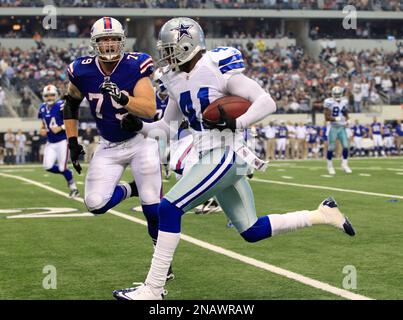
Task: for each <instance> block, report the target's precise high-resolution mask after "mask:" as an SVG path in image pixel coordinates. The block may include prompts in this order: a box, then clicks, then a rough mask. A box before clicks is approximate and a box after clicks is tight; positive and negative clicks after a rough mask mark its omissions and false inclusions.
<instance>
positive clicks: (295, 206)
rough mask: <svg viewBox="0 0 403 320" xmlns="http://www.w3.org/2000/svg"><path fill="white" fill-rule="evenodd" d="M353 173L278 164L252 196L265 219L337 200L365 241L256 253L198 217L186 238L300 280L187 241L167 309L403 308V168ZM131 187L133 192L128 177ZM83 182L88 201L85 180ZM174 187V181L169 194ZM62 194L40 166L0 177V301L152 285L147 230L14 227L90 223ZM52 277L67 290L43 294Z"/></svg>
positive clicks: (360, 166)
mask: <svg viewBox="0 0 403 320" xmlns="http://www.w3.org/2000/svg"><path fill="white" fill-rule="evenodd" d="M350 166H351V168H352V170H353V174H351V175H346V174H344V173H343V172H342V171H341V170H340V169H338V168H339V167H340V166H339V163H336V171H337V175H336V176H335V177H328V176H327V170H326V165H325V162H324V161H316V160H312V161H295V162H292V161H275V162H272V163H271V165H270V166H269V169H268V170H267V171H266V173H257V174H255V177H254V179H253V180H252V181H251V185H252V188H253V190H254V194H255V201H256V207H257V211H258V214H259V215H265V214H269V213H285V212H290V211H296V210H301V209H314V208H316V207H317V206H318V205H319V203H320V202H321V201H322V200H323V199H324V198H326V197H327V196H329V195H333V196H334V197H335V198H336V200H337V201H338V202H339V205H340V207H341V210H342V212H344V213H346V215H347V216H348V217H349V218H350V220H351V222H352V223H353V225H354V227H355V229H356V232H357V235H356V237H354V238H350V237H348V236H347V235H345V234H343V233H342V232H341V231H339V230H336V229H334V228H331V227H327V226H320V227H313V228H308V229H304V230H299V231H297V232H295V233H292V234H284V235H280V236H278V237H274V238H272V239H268V240H264V241H261V242H259V243H255V244H250V243H247V242H245V241H244V240H243V239H242V238H241V237H240V236H239V235H238V234H237V232H236V231H235V230H234V229H233V228H228V227H227V226H226V223H227V221H226V218H225V216H224V214H223V213H215V214H210V215H203V216H201V215H195V214H192V213H189V214H187V215H186V216H185V217H184V219H183V228H182V232H183V234H185V235H188V236H191V237H193V238H195V239H198V240H202V241H204V242H207V243H209V244H213V245H215V246H217V247H219V249H220V250H221V249H227V250H230V251H231V252H232V253H234V252H235V253H238V254H241V255H242V256H244V257H250V258H254V259H256V260H258V262H263V263H266V264H270V265H271V266H276V267H280V268H282V270H285V271H286V272H287V271H291V272H294V273H296V274H297V279H289V278H287V277H286V276H284V275H279V274H275V273H273V272H271V271H268V270H265V269H262V268H259V267H257V266H256V263H255V265H254V264H247V263H245V262H243V261H240V260H236V259H233V258H231V257H229V256H226V255H224V254H222V253H217V252H215V251H211V250H210V249H208V248H205V247H200V246H196V245H195V244H193V243H190V242H187V241H184V240H182V241H181V243H180V245H179V248H178V250H177V253H176V255H175V258H174V271H175V275H176V279H175V280H174V281H171V282H170V283H168V284H167V287H166V289H167V290H168V292H169V294H168V296H167V299H345V298H348V296H346V292H347V291H350V292H352V293H355V294H358V295H361V296H364V297H368V298H372V299H403V287H402V283H403V159H402V158H395V159H362V160H352V161H351V162H350ZM5 175H9V176H5ZM11 176H13V177H24V178H27V179H29V180H25V181H21V180H16V179H14V178H12V177H11ZM123 179H124V180H126V181H129V180H130V176H129V173H128V172H126V174H125V176H124V178H123ZM31 180H32V181H35V182H39V183H41V186H38V185H34V184H32V183H31V182H30V181H31ZM77 181H79V183H80V185H79V189H80V191H81V193H83V192H84V191H83V187H84V185H83V181H84V176H83V175H82V176H80V177H78V178H77ZM173 182H174V178H173V177H172V178H171V180H170V181H169V182H166V183H165V190H168V189H169V188H170V187H171V186H172V185H173ZM277 182H281V183H285V184H278V183H277ZM292 184H295V185H292ZM303 185H305V186H303ZM312 186H313V187H312ZM44 187H45V188H46V187H51V188H52V189H51V190H48V189H45V188H44ZM326 187H329V188H336V190H329V189H326ZM55 189H57V190H60V191H62V192H67V191H68V190H67V188H66V185H65V183H64V180H63V178H62V176H56V175H52V174H49V173H46V172H45V171H43V170H42V168H41V167H40V166H23V167H5V166H0V241H1V245H0V257H1V272H0V299H112V295H111V293H112V290H113V289H117V288H122V287H127V286H130V285H131V283H132V282H134V281H136V282H139V281H143V280H144V278H145V276H146V274H147V271H148V268H149V265H150V261H151V255H152V246H151V242H150V240H149V238H148V234H147V232H146V228H145V227H144V226H143V225H141V224H138V223H135V222H133V221H130V220H128V219H125V218H122V217H119V216H116V215H113V214H110V213H108V214H105V215H103V216H99V217H86V216H84V217H63V218H40V219H39V218H22V219H6V217H7V216H12V215H20V214H27V213H35V212H40V211H41V210H40V209H33V208H49V207H51V208H72V209H77V210H78V211H77V212H78V213H83V212H86V209H85V206H84V205H83V204H82V203H81V202H79V201H75V200H71V199H68V198H66V197H65V196H63V195H61V194H57V193H55V192H54V190H55ZM52 190H53V191H52ZM343 190H344V191H343ZM357 191H358V192H357ZM362 192H364V193H362ZM134 205H138V200H137V199H130V200H127V201H126V202H123V203H122V204H121V205H119V206H118V207H116V208H115V209H116V211H118V212H121V213H124V214H126V215H129V216H132V217H136V218H140V219H143V215H142V213H139V212H137V213H135V212H133V211H131V210H130V208H131V207H132V206H134ZM24 208H25V209H27V210H22V209H24ZM17 209H21V210H17ZM10 210H16V211H15V212H14V213H11V211H10ZM61 211H63V210H61ZM64 212H66V210H64ZM64 215H66V216H67V215H69V213H64ZM232 253H231V254H232ZM49 265H50V266H54V267H55V268H56V272H57V277H56V279H57V289H48V290H47V289H44V287H43V279H44V278H45V277H46V276H47V274H45V273H43V269H44V267H45V266H49ZM345 266H354V267H355V269H356V272H357V277H356V286H357V288H356V289H349V288H348V287H347V289H348V290H344V291H343V292H344V293H343V294H341V295H337V294H335V293H334V292H333V291H332V290H330V291H331V292H329V290H328V289H327V288H328V287H327V285H330V286H331V287H332V288H334V287H336V288H341V289H343V285H342V284H343V279H344V277H346V275H347V274H344V273H343V268H345ZM304 277H308V278H309V279H310V280H317V281H319V287H321V288H324V289H325V290H322V289H319V288H317V287H314V286H312V285H309V284H304V283H303V281H302V282H301V281H300V280H301V279H306V278H304ZM349 283H351V281H350V282H349ZM347 293H348V292H347Z"/></svg>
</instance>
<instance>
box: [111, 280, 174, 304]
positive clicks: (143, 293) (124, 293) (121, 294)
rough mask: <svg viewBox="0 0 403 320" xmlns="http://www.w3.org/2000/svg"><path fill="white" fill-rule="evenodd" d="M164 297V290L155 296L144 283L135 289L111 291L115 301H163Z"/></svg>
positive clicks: (165, 292) (165, 293)
mask: <svg viewBox="0 0 403 320" xmlns="http://www.w3.org/2000/svg"><path fill="white" fill-rule="evenodd" d="M166 295H167V291H166V290H163V291H162V292H161V293H160V294H155V293H154V291H153V290H151V288H150V287H149V286H147V285H145V284H144V283H141V284H140V285H139V286H137V287H133V288H126V289H119V290H115V291H113V296H114V298H115V299H116V300H163V299H164V297H165V296H166Z"/></svg>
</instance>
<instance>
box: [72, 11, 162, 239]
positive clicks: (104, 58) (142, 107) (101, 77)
mask: <svg viewBox="0 0 403 320" xmlns="http://www.w3.org/2000/svg"><path fill="white" fill-rule="evenodd" d="M91 46H92V48H93V50H94V51H95V56H86V57H81V58H78V59H76V60H75V61H74V62H72V63H71V64H70V65H69V66H68V68H67V71H68V77H69V80H70V82H69V87H68V95H67V97H66V104H65V108H64V120H65V126H66V132H67V136H68V145H69V149H70V152H71V160H72V162H73V165H74V168H75V169H76V170H77V172H78V173H79V174H80V172H81V170H82V169H81V166H80V163H79V157H80V155H81V154H83V152H84V151H83V147H82V146H81V145H79V144H78V141H77V125H78V119H79V112H78V111H79V106H80V103H81V101H82V100H83V98H84V97H85V98H87V100H88V101H89V104H90V109H91V113H92V115H93V117H94V119H95V122H96V125H97V128H98V131H99V133H100V136H101V140H100V143H99V144H98V146H97V148H96V150H95V153H94V156H93V158H92V160H91V162H90V164H89V168H88V172H87V176H86V181H85V204H86V206H87V208H88V210H89V211H90V212H92V213H94V214H103V213H105V212H107V211H108V210H109V209H111V208H113V207H114V206H116V205H118V204H119V203H120V202H121V201H123V200H124V199H127V198H129V197H132V196H137V195H138V196H139V198H140V201H141V204H142V209H143V213H144V215H145V217H146V219H147V223H148V232H149V235H150V237H151V238H152V239H153V241H154V243H155V242H156V239H157V235H158V204H159V202H160V196H161V193H162V181H161V169H160V160H159V154H158V144H157V142H156V141H155V140H154V139H151V138H145V137H144V136H143V135H141V134H136V133H134V132H127V131H123V130H122V129H121V127H120V120H121V119H122V117H123V115H124V114H127V113H131V114H133V115H136V116H138V117H141V118H146V119H152V118H153V117H154V115H155V113H156V103H155V93H154V88H153V85H152V81H151V79H150V76H151V75H152V74H153V72H154V64H153V60H152V58H151V57H150V56H149V55H148V54H146V53H139V52H131V53H125V52H124V46H125V33H124V30H123V27H122V25H121V23H120V22H119V21H118V20H116V19H114V18H111V17H104V18H101V19H99V20H97V21H96V22H95V24H94V25H93V27H92V29H91ZM127 166H130V169H131V173H132V175H133V177H134V180H135V182H132V183H119V180H120V179H121V177H122V175H123V172H124V171H125V169H126V167H127Z"/></svg>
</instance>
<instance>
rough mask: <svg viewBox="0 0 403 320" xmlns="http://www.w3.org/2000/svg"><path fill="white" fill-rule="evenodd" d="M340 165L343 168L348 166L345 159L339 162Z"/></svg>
mask: <svg viewBox="0 0 403 320" xmlns="http://www.w3.org/2000/svg"><path fill="white" fill-rule="evenodd" d="M341 165H342V166H343V167H345V166H347V165H348V161H347V159H343V160H341Z"/></svg>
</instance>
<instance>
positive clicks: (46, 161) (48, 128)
mask: <svg viewBox="0 0 403 320" xmlns="http://www.w3.org/2000/svg"><path fill="white" fill-rule="evenodd" d="M42 96H43V100H44V103H42V104H41V106H40V107H39V112H38V118H39V119H41V120H42V128H41V133H42V135H46V136H47V139H48V143H47V144H46V146H45V150H44V154H43V167H44V168H45V170H47V171H49V172H51V173H56V174H62V175H63V176H64V178H65V179H66V181H67V185H68V186H69V189H70V197H78V196H79V195H80V194H79V192H78V190H77V186H76V184H75V182H74V179H73V173H72V172H71V170H69V169H68V168H67V160H68V152H67V151H68V148H67V140H66V132H65V131H64V130H65V128H64V122H63V106H64V101H63V100H57V96H58V91H57V88H56V87H55V86H53V85H47V86H46V87H45V88H44V89H43V93H42ZM56 163H57V165H56Z"/></svg>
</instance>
